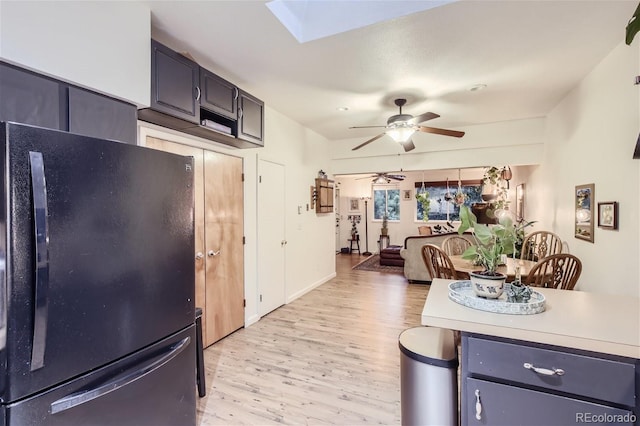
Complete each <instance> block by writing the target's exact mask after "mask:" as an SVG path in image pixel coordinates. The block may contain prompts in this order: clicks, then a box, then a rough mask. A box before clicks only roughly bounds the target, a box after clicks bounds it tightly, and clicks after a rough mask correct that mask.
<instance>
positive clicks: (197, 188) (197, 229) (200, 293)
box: [146, 136, 209, 336]
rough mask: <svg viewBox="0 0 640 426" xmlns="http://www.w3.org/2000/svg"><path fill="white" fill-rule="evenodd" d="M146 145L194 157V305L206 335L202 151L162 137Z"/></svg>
mask: <svg viewBox="0 0 640 426" xmlns="http://www.w3.org/2000/svg"><path fill="white" fill-rule="evenodd" d="M146 146H147V147H149V148H154V149H158V150H160V151H166V152H171V153H174V154H178V155H187V156H191V157H193V158H194V161H193V166H194V171H193V176H194V193H195V197H194V200H195V201H194V204H195V205H194V233H195V247H194V249H193V256H194V259H195V269H196V282H195V294H196V301H195V303H196V306H197V307H199V308H202V319H203V321H202V335H203V336H206V335H207V332H208V330H207V328H208V321H207V316H208V315H209V312H208V309H207V306H206V297H205V294H206V281H205V279H206V277H205V255H204V252H205V250H204V248H205V245H204V152H203V150H202V149H200V148H193V147H190V146H187V145H182V144H178V143H175V142H169V141H166V140H163V139H158V138H152V137H150V136H148V137H147V140H146Z"/></svg>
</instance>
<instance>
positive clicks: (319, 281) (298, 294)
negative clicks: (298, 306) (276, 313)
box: [286, 272, 336, 305]
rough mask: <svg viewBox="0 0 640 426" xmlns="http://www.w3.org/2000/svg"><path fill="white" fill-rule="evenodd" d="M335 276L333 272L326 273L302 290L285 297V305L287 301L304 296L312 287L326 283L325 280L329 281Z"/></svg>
mask: <svg viewBox="0 0 640 426" xmlns="http://www.w3.org/2000/svg"><path fill="white" fill-rule="evenodd" d="M335 277H336V273H335V272H333V273H331V274H329V275H327V276H326V277H324V278H321V279H320V280H318V281H316V282H315V283H313V284H311V285H309V286H307V287H305V288H303V289H302V290H300V291H297V292H295V293H293V294H292V295H291V296H289V297H287V301H286V303H287V305H288V304H289V303H291V302H293V301H294V300H296V299H297V298H299V297H301V296H304V295H305V294H307V293H309V292H310V291H311V290H313V289H314V288H316V287H319V286H321V285H322V284H324V283H326V282H327V281H329V280H331V279H333V278H335Z"/></svg>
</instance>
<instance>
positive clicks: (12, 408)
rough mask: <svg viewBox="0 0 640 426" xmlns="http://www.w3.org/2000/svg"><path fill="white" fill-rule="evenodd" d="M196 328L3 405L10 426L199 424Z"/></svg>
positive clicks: (171, 425) (159, 425)
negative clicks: (196, 378)
mask: <svg viewBox="0 0 640 426" xmlns="http://www.w3.org/2000/svg"><path fill="white" fill-rule="evenodd" d="M195 357H196V355H195V328H194V326H191V327H189V328H187V329H186V330H183V331H182V332H180V333H177V334H175V335H173V336H171V337H169V338H167V339H165V340H163V341H161V342H159V343H157V344H155V345H153V346H151V347H149V348H147V349H144V350H142V351H140V352H138V353H135V354H133V355H130V356H128V357H126V358H124V359H122V360H119V361H117V362H115V363H113V364H111V365H108V366H105V367H103V368H100V369H99V370H96V371H95V372H92V373H89V374H86V375H84V376H81V377H80V378H77V379H75V380H73V381H71V382H69V383H67V384H65V385H62V386H58V387H56V388H54V389H52V390H49V391H46V392H43V393H41V394H37V395H34V396H32V397H29V398H27V399H25V400H22V401H19V402H15V403H12V404H8V405H6V406H4V407H3V408H4V417H5V421H6V424H7V426H14V425H30V424H34V425H35V424H37V425H39V426H76V425H77V426H86V425H102V426H111V425H113V426H126V425H131V426H145V425H149V426H162V425H167V426H175V425H184V426H189V425H195V423H196V402H195V398H196V395H195V392H196V391H195V389H196V386H195V368H196V367H195V359H196V358H195Z"/></svg>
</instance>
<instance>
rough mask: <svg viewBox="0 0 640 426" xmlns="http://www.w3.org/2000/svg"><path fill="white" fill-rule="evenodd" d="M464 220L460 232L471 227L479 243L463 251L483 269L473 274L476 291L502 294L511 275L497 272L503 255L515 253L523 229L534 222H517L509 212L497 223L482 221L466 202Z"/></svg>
mask: <svg viewBox="0 0 640 426" xmlns="http://www.w3.org/2000/svg"><path fill="white" fill-rule="evenodd" d="M460 222H461V223H460V227H459V228H458V233H459V234H462V233H464V232H465V231H468V230H471V231H472V236H473V239H474V241H475V244H473V245H471V247H469V248H468V249H467V250H466V251H465V252H464V253H462V258H463V259H467V260H471V261H473V262H474V263H477V264H478V265H480V266H481V267H482V268H483V269H482V270H480V271H477V272H472V273H471V274H470V276H471V282H472V285H473V288H474V290H475V291H476V293H477V294H478V295H480V296H483V297H488V298H496V297H499V296H500V294H502V289H503V285H504V282H505V280H506V278H507V277H506V276H505V275H504V274H502V273H500V272H498V271H497V269H498V266H499V265H500V264H501V260H502V257H503V255H506V256H508V255H510V254H513V253H514V251H515V250H516V243H517V242H518V240H519V239H520V238H521V235H522V232H523V229H524V228H525V227H527V226H529V225H531V224H532V223H533V222H527V223H521V224H517V225H516V224H514V223H513V220H512V219H511V217H510V216H509V215H504V216H503V217H501V218H500V221H499V223H498V224H497V225H492V226H489V225H484V224H479V223H478V221H477V218H476V216H475V215H474V214H473V213H472V212H471V210H470V209H469V207H468V206H466V205H463V206H461V207H460Z"/></svg>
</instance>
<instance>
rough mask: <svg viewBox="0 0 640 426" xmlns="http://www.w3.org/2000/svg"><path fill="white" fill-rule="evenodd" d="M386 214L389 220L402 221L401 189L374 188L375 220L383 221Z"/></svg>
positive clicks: (388, 187)
mask: <svg viewBox="0 0 640 426" xmlns="http://www.w3.org/2000/svg"><path fill="white" fill-rule="evenodd" d="M385 212H386V213H387V215H388V217H389V220H400V189H399V188H397V187H395V186H393V187H390V186H376V185H374V186H373V219H374V220H382V217H383V216H384V214H385Z"/></svg>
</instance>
